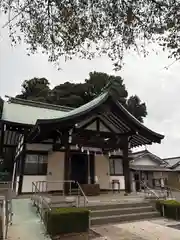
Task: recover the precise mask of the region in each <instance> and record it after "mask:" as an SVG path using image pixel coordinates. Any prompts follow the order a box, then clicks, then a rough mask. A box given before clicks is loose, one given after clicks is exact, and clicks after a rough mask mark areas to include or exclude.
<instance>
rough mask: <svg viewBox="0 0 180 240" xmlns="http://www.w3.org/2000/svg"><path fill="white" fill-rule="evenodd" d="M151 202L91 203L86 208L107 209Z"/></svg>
mask: <svg viewBox="0 0 180 240" xmlns="http://www.w3.org/2000/svg"><path fill="white" fill-rule="evenodd" d="M149 206H151V204H150V203H149V202H145V201H143V202H127V203H126V202H124V203H116V202H114V203H113V202H112V203H100V202H98V203H93V202H92V203H91V202H89V204H88V209H89V210H91V211H94V210H107V209H120V208H121V209H124V208H137V207H149Z"/></svg>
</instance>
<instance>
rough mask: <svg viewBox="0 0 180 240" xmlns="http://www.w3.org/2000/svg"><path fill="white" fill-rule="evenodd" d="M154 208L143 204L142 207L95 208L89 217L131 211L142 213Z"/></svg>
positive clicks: (151, 210) (114, 214) (121, 213)
mask: <svg viewBox="0 0 180 240" xmlns="http://www.w3.org/2000/svg"><path fill="white" fill-rule="evenodd" d="M153 211H154V208H153V207H152V206H143V207H135V208H132V207H128V208H114V209H106V210H95V211H92V212H91V217H92V218H96V217H105V216H117V215H118V216H121V215H123V214H131V213H138V214H139V213H144V212H153Z"/></svg>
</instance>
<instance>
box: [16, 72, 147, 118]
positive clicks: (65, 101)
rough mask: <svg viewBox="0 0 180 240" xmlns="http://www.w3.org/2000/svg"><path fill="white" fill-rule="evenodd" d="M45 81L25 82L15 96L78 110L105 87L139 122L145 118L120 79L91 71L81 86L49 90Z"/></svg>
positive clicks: (63, 85) (142, 104)
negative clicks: (19, 92)
mask: <svg viewBox="0 0 180 240" xmlns="http://www.w3.org/2000/svg"><path fill="white" fill-rule="evenodd" d="M49 85H50V84H49V82H48V80H47V79H45V78H39V79H38V78H33V79H30V80H25V81H24V83H23V84H22V93H21V94H20V95H17V96H16V97H19V98H23V99H28V100H34V101H42V102H47V103H52V104H57V105H62V106H68V107H73V108H74V107H79V106H81V105H83V104H85V103H87V102H89V101H91V100H92V99H93V98H94V97H96V96H97V95H99V94H100V93H101V92H102V91H105V90H106V89H107V88H108V90H109V91H112V94H114V96H115V97H116V98H117V99H118V100H119V101H120V102H121V103H122V104H123V105H124V106H125V107H126V109H127V110H128V111H129V112H130V113H132V114H133V115H134V116H135V117H136V118H137V119H138V120H139V121H141V122H143V118H144V117H146V115H147V111H146V105H145V103H141V100H140V99H139V97H138V96H131V97H129V98H128V92H127V90H126V87H125V85H124V83H123V79H122V78H121V77H120V76H111V75H108V74H106V73H101V72H91V73H90V74H89V78H88V79H86V80H85V82H84V83H70V82H65V83H64V84H60V85H58V86H56V87H54V88H53V89H50V88H49Z"/></svg>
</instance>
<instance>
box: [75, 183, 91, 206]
mask: <svg viewBox="0 0 180 240" xmlns="http://www.w3.org/2000/svg"><path fill="white" fill-rule="evenodd" d="M76 184H77V185H78V188H79V189H80V191H81V193H82V195H83V197H84V206H86V203H88V202H89V201H88V198H87V196H86V194H85V193H84V191H83V189H82V187H81V185H80V184H79V182H76Z"/></svg>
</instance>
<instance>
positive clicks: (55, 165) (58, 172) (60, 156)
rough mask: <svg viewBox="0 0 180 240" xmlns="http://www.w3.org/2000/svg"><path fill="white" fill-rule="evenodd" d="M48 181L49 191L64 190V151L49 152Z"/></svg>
mask: <svg viewBox="0 0 180 240" xmlns="http://www.w3.org/2000/svg"><path fill="white" fill-rule="evenodd" d="M47 181H48V182H49V183H48V191H60V190H63V181H64V152H49V154H48V169H47Z"/></svg>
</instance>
